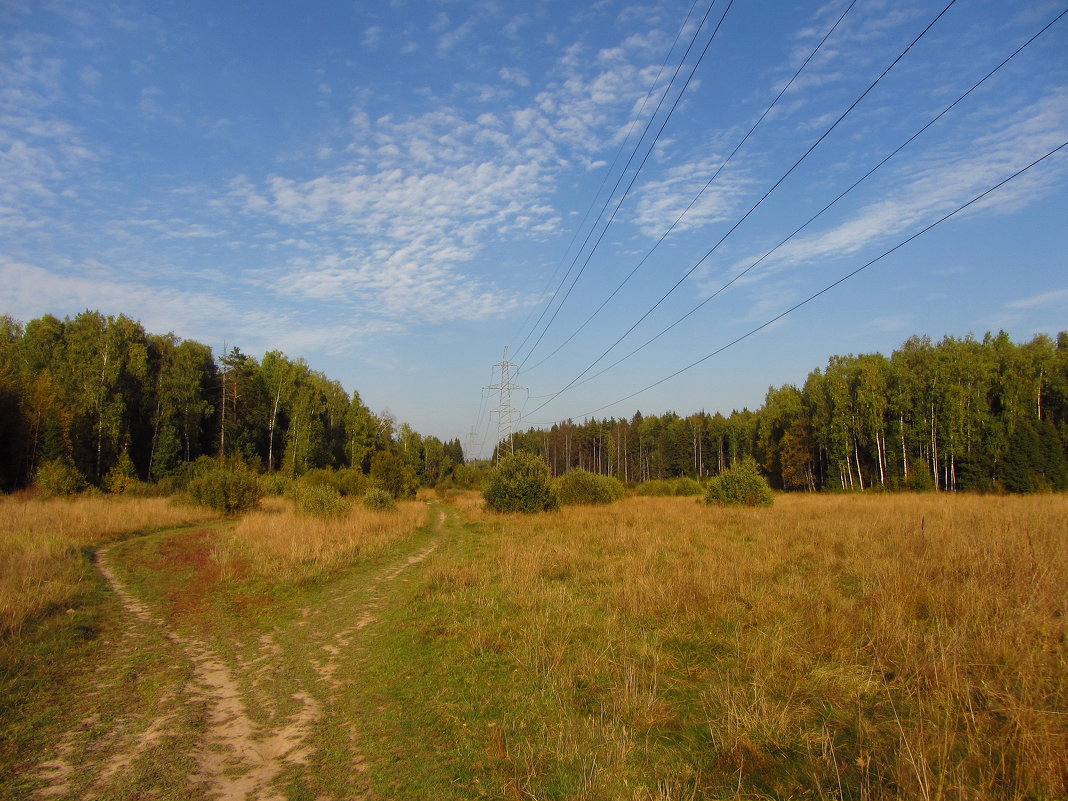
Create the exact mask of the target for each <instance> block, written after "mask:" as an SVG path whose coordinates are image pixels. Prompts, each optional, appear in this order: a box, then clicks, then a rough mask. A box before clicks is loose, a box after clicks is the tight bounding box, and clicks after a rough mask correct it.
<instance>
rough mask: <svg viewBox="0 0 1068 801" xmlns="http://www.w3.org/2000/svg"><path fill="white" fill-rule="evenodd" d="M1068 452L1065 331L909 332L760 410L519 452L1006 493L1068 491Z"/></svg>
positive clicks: (675, 469) (548, 433)
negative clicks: (1014, 337) (748, 460)
mask: <svg viewBox="0 0 1068 801" xmlns="http://www.w3.org/2000/svg"><path fill="white" fill-rule="evenodd" d="M1066 445H1068V332H1061V333H1060V334H1058V336H1057V339H1056V340H1055V341H1054V340H1052V339H1050V338H1049V337H1048V336H1037V337H1035V338H1034V339H1033V340H1031V341H1030V342H1028V343H1026V344H1014V343H1013V342H1012V341H1011V340H1010V339H1009V337H1008V335H1006V334H1005V333H1004V332H1002V333H999V334H997V335H991V334H987V335H986V336H985V337H984V338H983V339H982V341H979V340H976V339H974V338H972V337H970V336H969V337H965V338H963V339H957V338H953V337H946V338H945V339H943V340H942V341H941V342H939V343H937V344H933V343H932V342H931V340H930V339H929V338H927V337H913V338H911V339H909V340H908V341H907V342H905V343H904V344H903V345H902V346H901V348H900V349H899V350H896V351H895V352H894V353H893V354H892V355H891V356H890V357H889V358H887V357H885V356H883V355H881V354H877V353H876V354H866V355H861V356H833V357H831V359H830V361H829V362H828V364H827V366H826V367H825V368H824V369H822V370H820V369H816V370H813V371H812V372H811V373H810V374H809V375H808V378H807V379H806V381H805V383H804V385H803V386H801V387H796V386H791V385H786V386H783V387H779V388H774V387H771V388H769V389H768V393H767V396H766V397H765V399H764V405H763V407H762V408H760V409H757V410H756V411H749V410H743V411H735V412H733V413H732V414H730V415H729V416H723V415H722V414H719V413H718V412H717V413H716V414H708V413H706V412H698V413H696V414H690V415H688V416H686V417H682V416H680V415H678V414H675V413H672V412H668V413H667V414H662V415H658V416H657V415H642V414H641V413H637V414H635V415H634V416H633V417H632V418H630V419H629V420H628V419H620V420H616V419H606V420H596V419H593V420H586V421H584V422H582V423H574V422H572V421H567V422H565V423H562V424H558V425H554V426H553V427H552V428H551V429H549V430H537V429H531V430H529V431H526V432H524V433H521V434H517V435H516V436H515V437H514V442H512V443H510V447H512V448H515V449H520V450H527V451H531V452H535V453H539V454H541V455H542V456H543V457H544V458H545V459H546V461H547V462H548V463H549V465H550V467H551V468H552V470H553V472H554V474H556V475H559V474H561V473H564V472H566V471H567V470H569V469H571V468H575V467H581V468H585V469H587V470H591V471H595V472H600V473H604V474H608V475H614V476H617V477H618V478H620V479H622V480H624V481H628V482H633V481H644V480H649V479H663V478H671V477H675V476H690V477H693V478H703V477H705V476H710V475H715V474H717V473H719V472H720V471H722V470H724V469H726V468H727V467H729V466H730V465H732V464H733V463H735V462H737V461H738V460H739V459H740V458H742V457H745V456H752V457H754V458H755V459H756V460H757V462H758V463H759V464H760V466H761V467H762V468H763V470H764V471H765V474H766V475H767V476H768V479H769V480H770V482H771V483H772V484H773V485H774V486H775V487H777V488H779V489H786V490H809V491H815V490H821V489H855V490H864V489H870V488H879V489H914V490H926V489H945V490H976V491H994V490H1008V491H1011V492H1029V491H1036V490H1045V489H1066V488H1068V460H1066V456H1065V448H1066ZM504 447H509V445H508V444H506V445H505V446H504Z"/></svg>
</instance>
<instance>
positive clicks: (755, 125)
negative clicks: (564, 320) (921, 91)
mask: <svg viewBox="0 0 1068 801" xmlns="http://www.w3.org/2000/svg"><path fill="white" fill-rule="evenodd" d="M856 4H857V0H852V2H851V3H850V4H849V5H848V6H846V9H845V11H843V12H842V14H841V16H839V17H838V19H837V20H836V21H835V23H834V25H832V26H831V27H830V29H829V30H828V31H827V33H825V34H824V35H823V38H822V39H820V41H819V44H817V45H816V47H815V49H813V51H812V52H811V53H809V54H808V58H806V59H805V60H804V61H803V62H802V63H801V66H800V67H798V68H797V71H796V72H795V73H794V74H793V77H792V78H790V80H789V81H788V82H787V83H786V85H785V86H783V88H782V89H781V90H780V92H779V94H777V95H776V96H775V99H774V100H772V101H771V103H770V104H769V105H768V107H767V108H765V109H764V111H763V113H762V114H761V115H760V116H759V117H758V118H757V121H756V122H754V123H753V125H752V127H751V128H750V129H749V130H748V131H747V132H746V134H745V136H743V137H742V138H741V139H740V140H739V141H738V143H737V144H736V145H735V146H734V149H733V150H732V151H731V152H730V155H728V156H727V158H726V159H724V160H723V162H722V163H721V164H720V165H719V167H717V168H716V171H715V172H714V173H713V174H712V177H711V178H709V179H708V181H707V182H705V185H704V186H703V187H701V189H700V191H698V193H697V194H696V195H694V197H693V200H691V201H690V203H689V205H687V206H686V208H685V209H683V211H682V213H681V214H680V215H679V216H678V217H677V218H676V219H675V222H673V223H671V225H670V226H669V227H668V229H667V230H666V231H664V233H663V234H661V235H660V238H659V239H657V240H656V242H655V243H654V244H653V246H652V247H651V248H650V249H649V251H648V252H647V253H646V254H645V255H644V256H642V258H641V261H639V262H638V263H637V264H636V265H634V269H632V270H631V271H630V272H629V273H627V275H626V277H625V278H624V279H623V280H622V281H620V282H619V285H618V286H616V288H615V289H613V290H612V292H611V294H609V296H608V297H607V298H605V299H604V301H602V303H601V305H600V306H598V307H597V308H596V309H595V310H594V312H593V313H592V314H591V315H590V316H589V317H587V318H586V320H585V321H584V322H583V323H582V325H580V326H579V327H578V328H576V329H575V330H574V332H572V334H571V336H569V337H568V338H567V339H565V340H564V341H563V342H561V343H560V344H559V345H557V346H556V349H555V350H554V351H553V352H552V353H550V354H549V355H548V356H545V357H544V358H543V359H542V360H541V361H539V362H538V363H537V364H535V365H533V366H532V367H528V368H527V372H530V371H531V370H537V369H538V368H539V367H541V365H543V364H545V362H547V361H548V360H549V359H551V358H552V357H553V356H555V355H556V354H557V353H559V352H560V350H561V349H562V348H563V347H564V346H566V345H567V344H568V343H569V342H571V341H572V340H573V339H574V338H575V337H576V336H578V335H579V334H580V333H581V332H582V330H583V329H584V328H585V327H586V326H587V325H589V324H590V323H591V322H592V321H593V319H594V318H595V317H596V316H597V315H598V314H600V313H601V310H602V309H604V307H605V306H607V305H608V303H609V302H610V301H611V300H612V298H614V297H615V296H616V295H617V294H619V290H621V289H622V288H623V287H624V286H626V284H627V282H629V281H630V279H631V278H633V277H634V274H635V273H636V272H638V270H639V269H640V268H641V267H642V265H643V264H645V262H646V261H648V259H649V257H650V256H652V255H653V253H655V252H656V249H657V248H659V247H660V245H661V244H663V242H664V240H665V239H667V238H668V236H670V235H671V232H672V231H674V230H675V227H676V226H677V225H678V224H679V223H680V222H682V219H683V218H684V217H685V216H686V215H687V214H688V213H689V212H690V209H692V208H693V207H694V205H696V203H697V201H698V200H700V199H701V197H702V196H703V195H704V193H705V192H706V191H707V190H708V188H709V187H710V186H712V184H713V182H714V181H715V180H716V178H718V177H719V175H720V173H722V172H723V169H724V168H725V167H726V166H727V164H728V163H730V161H731V159H733V158H734V156H735V155H736V154H737V153H738V151H739V150H741V148H742V146H743V145H744V144H745V143H746V142H747V141H748V140H749V137H750V136H752V135H753V132H754V131H756V129H757V128H758V127H759V126H760V123H762V122H763V121H764V118H765V117H767V116H768V114H769V113H771V110H772V109H773V108H775V106H776V105H777V104H778V102H779V100H781V99H782V96H783V95H784V94H786V92H787V91H789V89H790V87H791V86H793V85H794V81H796V80H797V78H798V76H799V75H800V74H801V72H802V70H804V69H805V67H807V66H808V63H809V62H810V61H812V59H813V58H815V56H816V53H818V52H819V51H820V48H822V47H823V45H824V43H825V42H826V41H827V39H829V38H830V36H831V34H832V33H834V32H835V30H836V29H837V28H838V26H839V25H841V23H842V20H844V19H845V17H846V14H848V13H849V12H850V10H852V8H853V6H855V5H856ZM569 247H570V246H569ZM542 397H545V396H542Z"/></svg>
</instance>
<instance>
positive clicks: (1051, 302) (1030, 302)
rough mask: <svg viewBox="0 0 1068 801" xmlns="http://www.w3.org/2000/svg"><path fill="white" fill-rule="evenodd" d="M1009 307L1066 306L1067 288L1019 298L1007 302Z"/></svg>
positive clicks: (1067, 303)
mask: <svg viewBox="0 0 1068 801" xmlns="http://www.w3.org/2000/svg"><path fill="white" fill-rule="evenodd" d="M1007 305H1008V307H1009V308H1010V309H1041V308H1044V307H1046V306H1060V307H1064V306H1068V289H1051V290H1050V291H1048V292H1039V293H1038V294H1037V295H1031V296H1030V297H1026V298H1020V299H1018V300H1014V301H1012V302H1010V303H1009V304H1007Z"/></svg>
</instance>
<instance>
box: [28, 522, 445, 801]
mask: <svg viewBox="0 0 1068 801" xmlns="http://www.w3.org/2000/svg"><path fill="white" fill-rule="evenodd" d="M443 520H444V514H442V516H441V518H440V519H439V521H438V524H439V525H440V524H441V522H442V521H443ZM435 548H436V543H431V544H430V545H429V546H428V547H426V548H424V549H423V550H421V551H419V552H417V553H415V554H412V555H410V556H408V557H407V558H406V559H404V560H403V561H401V562H399V563H396V564H393V565H391V566H389V567H388V568H386V569H384V570H381V571H380V572H379V573H378V574H377V575H375V576H374V577H372V578H371V579H370V581H367V580H366V579H365V580H364V581H363V582H362V583H355V584H354V583H351V582H350V583H341V584H339V586H338V588H337V589H336V590H335V591H334V593H333V594H331V595H329V596H327V597H326V598H325V599H323V602H322V603H320V604H318V605H317V606H316V607H315V608H314V609H312V608H304V609H302V610H300V612H301V615H300V618H299V619H297V620H296V621H295V622H294V624H293V625H292V626H290V627H289V629H288V630H286V631H279V630H277V629H276V630H275V631H273V632H270V633H267V634H263V635H261V636H260V637H259V638H258V639H257V640H256V641H255V642H254V643H252V644H251V645H250V646H249V647H248V648H246V649H245V650H244V651H243V652H242V653H243V657H242V658H240V659H239V661H238V663H237V664H228V663H227V661H226V660H224V659H223V658H222V656H221V655H220V654H219V653H218V652H217V651H215V650H213V649H212V648H211V647H209V645H207V644H206V643H204V642H202V641H199V640H197V639H194V638H193V637H191V636H189V635H187V634H180V633H178V632H176V631H173V630H171V629H169V628H168V627H167V625H166V624H165V623H164V621H163V619H162V618H161V617H160V616H159V615H157V614H155V613H154V611H153V610H152V609H151V608H150V607H149V605H147V604H146V603H144V602H143V601H142V600H140V599H138V598H137V597H136V596H135V595H134V594H133V593H132V592H131V590H130V588H129V587H128V586H126V584H125V583H124V582H123V581H122V580H121V579H120V578H119V576H118V574H117V572H116V568H115V564H114V559H115V556H114V554H113V553H112V549H110V548H108V549H103V550H101V551H100V552H98V554H97V566H98V567H99V569H100V572H101V573H102V574H103V576H104V578H105V579H106V580H107V582H108V584H109V585H110V587H111V588H112V590H113V591H114V592H115V594H116V596H117V597H118V598H119V600H120V601H121V604H122V609H123V612H124V617H125V619H124V622H123V626H122V634H121V640H120V642H119V643H118V648H119V649H120V652H122V651H131V652H132V651H133V650H134V649H138V648H142V647H146V646H152V645H154V646H155V647H157V648H160V649H163V650H162V652H163V653H164V654H165V655H167V654H169V656H168V657H167V658H169V659H172V660H174V670H173V675H174V676H176V677H178V678H176V680H175V681H174V682H173V683H172V684H171V685H170V686H161V687H160V691H159V699H158V701H159V703H158V708H157V709H153V711H152V713H151V714H148V715H142V716H140V717H138V718H137V719H136V720H134V719H130V718H127V717H124V716H122V715H119V716H118V717H115V718H114V719H113V722H112V723H111V724H110V725H109V726H107V727H105V731H103V732H101V731H100V729H101V727H100V725H99V724H98V720H99V718H100V714H99V713H93V714H92V715H90V716H89V717H88V718H87V719H86V720H85V721H83V722H82V724H81V726H79V727H77V728H76V729H75V730H74V731H71V732H68V733H67V735H66V736H65V737H64V738H63V739H62V741H61V742H60V743H59V745H58V747H57V749H56V755H55V756H54V757H53V758H52V759H49V760H48V761H45V762H42V763H41V764H40V765H39V766H38V768H37V771H36V775H37V777H38V779H39V780H40V781H41V783H42V785H41V786H40V788H39V789H38V790H37V792H36V794H35V795H36V797H37V798H41V799H57V798H79V799H81V798H101V799H103V798H114V797H127V796H125V795H123V794H122V792H123V791H122V789H121V788H122V787H123V784H122V780H123V776H124V772H126V771H128V770H129V768H130V766H131V765H132V764H133V763H134V762H135V760H137V759H138V758H139V757H140V756H142V755H144V754H146V753H147V752H148V751H149V750H150V749H153V748H156V747H158V746H160V745H161V744H162V745H166V744H167V741H168V739H169V738H173V739H174V742H175V743H178V742H181V743H183V744H184V751H183V753H181V754H180V755H178V754H176V755H175V756H176V757H178V756H180V757H182V758H184V759H185V760H186V762H187V763H188V764H189V765H192V766H195V767H194V768H192V769H190V770H188V771H187V773H186V775H185V776H184V780H185V783H186V787H184V788H175V787H173V786H170V787H158V788H155V789H161V790H167V791H169V792H172V793H173V792H174V791H175V790H177V791H178V792H179V794H180V795H184V794H186V793H188V796H189V797H195V798H213V799H221V801H244V800H247V801H253V800H255V801H283V800H284V798H285V797H286V796H285V795H283V794H280V792H279V790H278V788H277V786H276V785H277V783H276V779H278V777H279V776H280V774H282V772H283V771H285V770H287V769H289V768H291V767H292V766H299V765H306V764H308V762H309V759H311V758H312V756H313V753H314V746H313V744H312V742H311V740H312V739H313V735H314V733H315V731H316V725H317V723H318V722H319V721H320V720H321V718H322V714H323V709H324V708H328V707H329V706H330V704H331V702H332V701H333V700H334V698H335V696H336V695H337V694H338V693H339V692H341V691H342V690H343V689H344V686H345V685H346V684H347V683H351V682H352V681H354V680H355V679H356V677H355V676H353V675H352V671H351V669H349V670H346V671H342V670H340V668H341V661H342V658H343V657H344V656H345V655H346V654H347V652H348V651H349V649H351V648H352V647H353V646H354V641H355V640H356V639H357V638H358V637H359V635H360V633H361V631H362V630H363V629H365V628H366V627H367V626H369V625H370V624H372V623H374V622H375V620H376V610H377V609H378V608H379V607H380V605H381V603H382V600H383V595H384V592H385V591H386V589H387V587H388V585H389V584H390V582H393V581H394V580H396V579H397V578H398V577H399V576H400V575H401V574H402V573H404V571H406V570H408V569H409V568H411V567H412V566H414V565H416V564H418V563H419V562H422V561H423V560H424V559H426V558H427V557H428V556H429V555H430V554H431V553H432V552H433V551H434V549H435ZM280 641H284V643H285V645H284V646H283V645H281V644H280ZM294 659H299V660H303V661H304V662H305V665H310V666H311V668H312V670H310V671H307V670H304V671H294V670H293V660H294ZM294 673H299V674H300V676H302V677H303V678H298V679H293V680H292V681H290V682H288V683H287V684H285V685H284V686H281V687H280V686H279V684H278V683H277V680H276V677H277V676H279V675H283V676H286V677H289V676H290V675H291V674H294ZM182 676H185V677H186V678H185V679H184V680H183V679H182V678H181V677H182ZM108 682H110V684H111V691H110V692H108V691H107V690H106V689H105V687H104V684H105V683H108ZM100 683H101V686H100V692H99V696H100V702H99V703H100V704H101V705H103V704H107V703H109V702H112V701H109V699H114V698H115V696H116V679H115V677H113V676H108V675H102V676H101V677H100ZM120 692H121V690H120ZM252 710H255V714H253V711H252ZM190 719H193V720H195V721H196V724H195V725H194V726H190V725H189V720H190ZM257 721H259V722H257ZM264 721H267V722H264ZM182 726H185V730H186V735H187V736H186V737H185V738H184V739H181V738H177V737H176V736H175V735H174V731H173V730H174V729H176V728H180V727H182ZM91 728H95V730H96V733H95V734H94V736H93V737H92V738H89V737H87V736H86V731H87V730H89V729H91ZM190 732H195V735H193V734H190ZM90 739H91V740H93V742H91V743H87V742H86V741H87V740H90ZM350 739H352V738H350ZM191 742H194V743H195V745H193V746H192V747H190V746H189V743H191ZM351 745H352V744H351V743H350V746H351ZM350 759H351V763H352V765H353V766H354V770H355V771H357V772H361V771H363V770H364V769H365V762H364V760H363V758H362V757H361V756H360V755H359V754H358V753H355V752H353V753H352V754H351V757H350ZM171 781H172V782H173V781H174V778H173V777H172V779H171ZM168 797H170V796H168ZM324 801H325V800H324Z"/></svg>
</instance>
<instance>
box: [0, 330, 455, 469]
mask: <svg viewBox="0 0 1068 801" xmlns="http://www.w3.org/2000/svg"><path fill="white" fill-rule="evenodd" d="M381 451H389V452H393V453H395V454H396V455H397V456H398V457H400V459H401V460H403V461H404V463H405V464H406V465H407V466H408V467H409V468H410V469H411V472H412V473H413V474H414V475H415V476H416V477H417V478H418V479H419V480H420V481H421V482H422V483H426V484H436V483H438V482H439V481H440V480H442V479H443V478H445V477H446V476H448V475H449V474H450V473H451V472H452V470H453V469H454V468H455V467H456V466H458V465H460V464H462V463H463V461H464V456H463V451H462V450H461V447H460V442H459V440H452V441H449V442H442V441H441V440H439V439H438V438H436V437H433V436H422V435H420V434H418V433H417V432H415V431H413V430H412V429H411V428H410V427H409V426H408V425H407V424H403V425H401V426H399V427H398V426H397V424H396V421H395V420H394V419H393V417H392V415H390V414H389V413H388V412H387V413H379V414H375V413H374V412H372V411H371V410H370V409H369V408H368V407H367V406H366V405H365V404H364V403H363V401H362V400H361V399H360V395H359V393H358V392H353V393H352V394H351V395H350V394H349V393H348V392H346V391H345V389H344V387H342V385H341V384H340V383H338V382H337V381H332V380H330V379H329V378H327V377H326V376H325V375H323V374H322V373H320V372H318V371H315V370H312V369H311V368H310V367H309V366H308V365H307V364H306V363H305V362H304V360H303V359H290V358H289V357H287V356H286V355H285V354H283V353H281V352H280V351H270V352H269V353H267V354H265V355H264V356H263V358H262V359H259V360H257V359H255V358H253V357H252V356H249V355H247V354H245V353H242V352H241V350H240V349H239V348H236V347H233V348H230V349H229V350H228V351H227V352H226V353H225V354H224V355H223V356H222V357H221V358H216V357H215V356H214V355H213V353H212V351H211V348H209V347H208V346H207V345H203V344H201V343H199V342H194V341H192V340H182V339H179V338H178V337H176V336H175V335H174V334H162V335H160V334H150V333H147V332H146V331H145V329H144V328H143V327H142V325H141V324H140V323H139V322H136V321H134V320H132V319H130V318H128V317H126V316H123V315H120V316H117V317H114V316H105V315H103V314H101V313H100V312H94V311H86V312H83V313H81V314H79V315H77V316H76V317H74V318H69V317H68V318H65V319H62V320H61V319H58V318H57V317H54V316H52V315H45V316H43V317H40V318H38V319H35V320H31V321H29V322H28V323H26V324H25V325H22V324H21V323H19V322H17V321H15V320H14V319H12V318H11V317H10V316H7V315H3V316H0V488H2V489H4V490H11V489H17V488H19V487H24V486H27V485H29V484H30V483H32V481H33V477H34V475H35V473H36V471H37V470H38V468H39V467H40V466H41V465H43V464H46V463H49V462H54V461H61V462H63V463H66V464H69V465H71V466H73V467H74V468H76V469H77V470H78V471H80V473H81V474H82V475H83V476H84V477H85V478H86V479H87V480H88V481H89V482H91V483H93V484H96V485H100V484H101V483H102V482H103V480H104V479H105V477H106V476H107V475H108V473H109V471H111V470H112V469H113V468H114V467H115V466H116V465H117V464H119V463H120V460H122V461H123V462H124V463H129V462H132V465H133V468H134V470H135V471H136V474H137V477H138V478H140V479H142V480H146V481H158V480H160V479H163V478H166V477H167V476H172V475H176V474H178V473H180V472H181V471H182V470H183V469H184V466H185V465H187V464H189V463H191V462H193V461H194V460H196V459H197V458H199V457H202V456H211V457H224V458H226V459H239V460H241V461H243V462H244V463H246V464H248V465H250V466H252V467H254V468H256V469H258V470H261V471H265V472H278V473H282V474H286V475H290V476H294V477H296V476H299V475H301V474H303V473H305V472H307V471H309V470H313V469H317V468H343V467H355V468H358V469H360V470H362V471H363V472H365V473H366V472H368V471H369V469H370V463H371V459H372V457H373V456H374V454H375V453H377V452H381ZM127 459H128V461H127Z"/></svg>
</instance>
